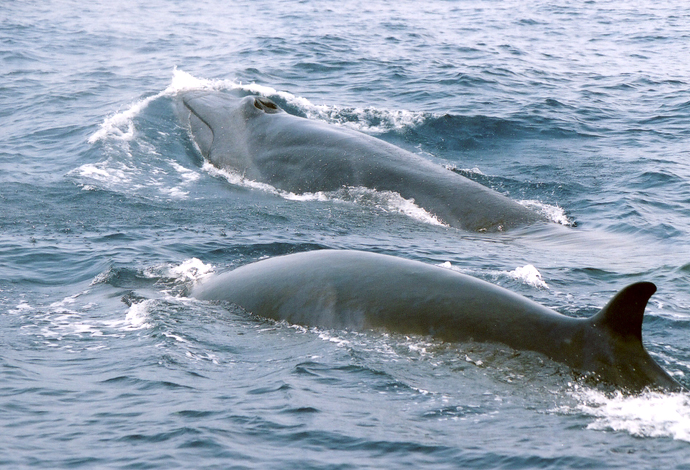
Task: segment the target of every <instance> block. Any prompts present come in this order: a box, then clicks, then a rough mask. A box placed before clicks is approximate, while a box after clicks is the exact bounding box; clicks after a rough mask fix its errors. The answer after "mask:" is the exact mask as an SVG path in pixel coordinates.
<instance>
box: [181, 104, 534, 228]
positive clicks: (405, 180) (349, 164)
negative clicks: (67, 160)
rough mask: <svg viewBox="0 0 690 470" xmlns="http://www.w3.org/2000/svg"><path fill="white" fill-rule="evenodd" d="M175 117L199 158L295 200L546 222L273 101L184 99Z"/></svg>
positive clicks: (476, 219)
mask: <svg viewBox="0 0 690 470" xmlns="http://www.w3.org/2000/svg"><path fill="white" fill-rule="evenodd" d="M176 106H177V112H178V115H179V117H180V120H181V121H182V122H183V124H184V125H185V126H187V125H188V126H189V130H190V132H191V135H192V138H193V140H194V142H195V143H196V145H197V147H198V148H199V150H200V151H201V154H202V155H203V156H204V158H206V159H207V160H208V161H210V162H211V163H212V164H213V165H215V166H216V167H218V168H221V169H228V170H232V171H234V172H237V173H239V174H241V175H243V176H244V177H246V178H247V179H250V180H253V181H258V182H261V183H267V184H270V185H272V186H274V187H275V188H278V189H281V190H284V191H289V192H293V193H296V194H300V193H305V192H318V191H334V190H338V189H340V188H342V187H345V186H349V187H353V186H354V187H366V188H370V189H376V190H378V191H394V192H397V193H398V194H400V195H401V196H402V197H404V198H406V199H414V200H415V203H416V204H417V205H419V206H421V207H422V208H424V209H425V210H426V211H428V212H430V213H431V214H433V215H435V216H436V217H437V218H439V219H440V220H441V221H443V222H444V223H446V224H448V225H450V226H452V227H456V228H460V229H464V230H469V231H488V232H494V231H502V230H506V229H509V228H512V227H516V226H522V225H527V224H531V223H534V222H539V221H546V218H545V217H543V216H542V215H540V214H537V213H536V212H534V211H532V210H530V209H527V208H526V207H524V206H522V205H520V204H518V203H516V202H515V201H512V200H510V199H508V198H507V197H505V196H503V195H502V194H499V193H497V192H496V191H493V190H491V189H489V188H487V187H485V186H482V185H481V184H479V183H476V182H474V181H472V180H470V179H468V178H465V177H463V176H461V175H458V174H457V173H455V172H453V171H451V170H448V169H446V168H443V167H442V166H439V165H436V164H434V163H432V162H430V161H428V160H425V159H424V158H422V157H420V156H418V155H415V154H413V153H411V152H408V151H406V150H403V149H401V148H399V147H396V146H395V145H392V144H389V143H387V142H384V141H382V140H380V139H377V138H374V137H371V136H368V135H366V134H362V133H361V132H356V131H354V130H351V129H346V128H342V127H338V126H333V125H329V124H327V123H324V122H320V121H315V120H310V119H305V118H301V117H298V116H293V115H291V114H288V113H286V112H285V111H283V110H282V109H281V108H280V107H278V105H276V104H275V103H274V102H273V101H271V100H269V99H268V98H263V97H258V96H244V97H239V96H235V95H233V94H231V93H225V92H218V91H187V92H181V93H180V94H179V95H178V97H177V100H176Z"/></svg>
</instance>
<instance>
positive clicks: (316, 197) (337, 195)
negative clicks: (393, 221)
mask: <svg viewBox="0 0 690 470" xmlns="http://www.w3.org/2000/svg"><path fill="white" fill-rule="evenodd" d="M202 169H203V170H205V171H207V172H208V173H209V174H210V175H212V176H219V177H222V178H224V179H226V180H227V181H228V182H229V183H231V184H234V185H238V186H243V187H246V188H251V189H259V190H262V191H266V192H268V193H271V194H275V195H278V196H280V197H282V198H284V199H287V200H289V201H321V202H326V201H335V202H348V203H354V204H357V205H362V206H365V207H374V208H376V209H379V210H382V211H384V212H397V213H400V214H404V215H406V216H408V217H411V218H413V219H415V220H418V221H421V222H424V223H427V224H431V225H440V226H447V225H446V224H445V223H443V222H442V221H441V220H440V219H439V218H438V217H436V216H435V215H433V214H431V213H429V212H427V211H426V210H424V209H423V208H421V207H419V206H418V205H416V204H415V201H414V199H405V198H404V197H402V196H401V195H400V194H399V193H396V192H394V191H377V190H375V189H370V188H365V187H362V186H356V187H355V186H346V187H343V188H341V189H338V190H335V191H318V192H315V193H302V194H295V193H292V192H289V191H282V190H280V189H277V188H275V187H273V186H271V185H270V184H266V183H259V182H258V181H253V180H249V179H247V178H245V177H244V176H242V175H241V174H239V173H234V172H230V171H226V170H221V169H218V168H216V167H215V166H213V165H212V164H210V163H208V162H204V165H203V167H202Z"/></svg>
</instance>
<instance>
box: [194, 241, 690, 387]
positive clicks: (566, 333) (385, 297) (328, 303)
mask: <svg viewBox="0 0 690 470" xmlns="http://www.w3.org/2000/svg"><path fill="white" fill-rule="evenodd" d="M655 291H656V287H655V286H654V284H652V283H650V282H639V283H636V284H632V285H630V286H628V287H625V288H624V289H623V290H621V291H620V292H619V293H618V294H616V296H614V297H613V299H612V300H611V301H610V302H609V303H608V304H607V305H606V306H605V307H604V308H603V309H602V310H601V311H600V312H599V313H597V314H596V315H594V316H592V317H590V318H572V317H568V316H565V315H561V314H559V313H557V312H555V311H553V310H551V309H548V308H546V307H544V306H542V305H540V304H538V303H536V302H533V301H531V300H529V299H527V298H525V297H522V296H520V295H518V294H515V293H513V292H511V291H509V290H506V289H504V288H502V287H498V286H496V285H493V284H490V283H487V282H485V281H482V280H479V279H477V278H474V277H471V276H466V275H463V274H460V273H458V272H455V271H451V270H450V269H445V268H442V267H438V266H432V265H429V264H426V263H422V262H419V261H412V260H407V259H403V258H398V257H394V256H388V255H381V254H374V253H368V252H360V251H348V250H317V251H311V252H304V253H298V254H292V255H286V256H278V257H274V258H269V259H266V260H262V261H258V262H256V263H252V264H248V265H246V266H243V267H240V268H237V269H235V270H233V271H229V272H226V273H223V274H219V275H217V276H215V277H212V278H210V279H209V280H208V281H206V282H203V283H201V284H200V285H198V286H196V287H195V288H194V289H193V290H192V292H191V295H192V296H193V297H196V298H198V299H201V300H216V301H228V302H231V303H233V304H236V305H238V306H240V307H242V308H243V309H244V310H246V311H248V312H250V313H252V314H256V315H259V316H262V317H266V318H272V319H275V320H285V321H287V322H289V323H293V324H300V325H307V326H319V327H323V328H332V329H354V330H367V329H386V330H388V331H393V332H398V333H403V334H419V335H432V336H434V337H437V338H439V339H441V340H444V341H449V342H461V341H479V342H491V343H502V344H505V345H507V346H510V347H512V348H514V349H518V350H530V351H536V352H539V353H542V354H544V355H546V356H548V357H550V358H551V359H553V360H555V361H558V362H561V363H563V364H565V365H567V366H569V367H571V368H572V369H574V370H575V371H577V372H579V373H584V374H585V375H586V376H590V377H593V378H594V379H595V380H596V381H600V382H603V383H606V384H610V385H613V386H615V387H616V388H618V389H620V390H624V391H627V392H640V391H643V390H644V389H646V388H650V389H663V390H671V391H680V390H683V387H682V386H681V385H680V384H679V383H678V382H676V381H675V380H674V379H673V378H672V377H671V376H670V375H668V374H667V373H666V372H665V371H664V370H663V369H662V368H661V367H660V366H659V365H658V364H657V363H656V362H654V360H653V359H652V357H651V356H650V355H649V353H648V352H647V351H646V350H645V348H644V346H643V345H642V318H643V315H644V310H645V307H646V305H647V301H648V300H649V298H650V297H651V296H652V294H654V292H655Z"/></svg>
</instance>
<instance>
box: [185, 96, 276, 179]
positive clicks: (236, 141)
mask: <svg viewBox="0 0 690 470" xmlns="http://www.w3.org/2000/svg"><path fill="white" fill-rule="evenodd" d="M282 112H284V111H283V110H282V109H281V108H280V107H279V106H278V105H277V104H276V103H274V102H273V101H272V100H270V99H268V98H265V97H262V96H253V95H250V96H238V95H237V94H232V93H221V92H218V91H189V92H184V93H182V94H181V95H180V96H179V100H178V113H179V114H180V115H181V117H182V118H183V119H182V120H183V122H184V121H186V122H188V123H189V130H190V132H191V135H192V138H193V140H194V143H195V144H196V145H197V147H198V148H199V151H200V152H201V154H202V155H203V156H204V157H205V158H207V159H209V160H210V161H211V162H212V163H214V164H218V163H227V162H216V161H214V152H213V150H214V148H215V147H218V146H219V145H222V148H223V152H224V154H228V153H230V154H233V155H234V156H235V157H238V156H242V155H243V154H244V153H246V145H247V143H246V142H245V141H243V139H242V137H241V136H243V135H246V134H245V133H243V132H238V131H241V130H243V129H245V128H246V127H247V126H248V125H250V122H251V121H252V120H253V119H256V118H258V117H261V116H265V115H273V114H278V113H282ZM229 150H230V152H228V151H229ZM225 156H226V155H222V156H215V158H223V157H225ZM231 166H237V165H231Z"/></svg>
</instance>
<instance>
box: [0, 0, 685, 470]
mask: <svg viewBox="0 0 690 470" xmlns="http://www.w3.org/2000/svg"><path fill="white" fill-rule="evenodd" d="M0 12H1V13H0V40H1V43H0V44H1V46H0V61H1V63H2V67H1V68H0V77H1V79H0V123H1V124H2V126H1V129H2V131H1V134H0V135H1V138H0V208H1V212H0V214H1V215H0V466H6V467H8V468H51V469H55V468H161V469H170V468H197V469H206V468H238V469H250V468H256V469H266V468H274V469H285V468H296V469H297V468H298V469H307V468H313V469H349V468H357V469H360V468H362V469H363V468H370V469H374V468H375V469H380V468H391V469H392V468H395V469H399V468H415V469H418V468H434V469H444V468H626V469H628V468H665V469H681V468H690V463H689V462H690V396H689V395H688V394H687V393H677V394H671V393H665V394H662V393H646V394H643V395H640V396H626V395H621V394H616V393H609V392H607V391H605V390H601V389H599V388H592V387H590V386H588V385H587V384H583V383H581V382H580V381H578V380H577V377H576V376H574V375H573V374H572V372H571V371H570V370H568V369H567V368H566V367H565V366H562V365H559V364H556V363H552V362H550V361H548V360H546V359H545V358H543V357H540V356H539V355H537V354H530V353H525V352H522V353H518V352H516V351H512V350H510V349H508V348H505V347H502V346H496V345H493V346H492V345H481V344H446V343H442V342H439V341H435V340H432V339H429V338H425V337H413V336H409V337H408V336H399V335H389V334H385V333H384V332H348V331H330V330H319V329H305V328H303V327H298V326H295V325H289V324H284V323H275V322H269V321H266V320H262V319H260V318H256V317H253V316H251V315H248V314H247V313H245V312H242V311H240V310H238V309H235V308H233V307H232V306H229V305H218V304H211V303H205V302H201V301H197V300H194V299H190V298H189V297H187V292H188V291H189V289H190V288H191V287H192V286H193V285H194V284H195V283H196V282H199V281H200V280H202V279H203V278H204V277H206V276H208V275H210V274H212V273H217V272H222V271H224V270H227V269H231V268H233V267H237V266H241V265H244V264H246V263H249V262H252V261H255V260H259V259H262V258H265V257H268V256H275V255H282V254H287V253H295V252H301V251H306V250H313V249H322V248H347V249H360V250H367V251H373V252H378V253H386V254H392V255H397V256H401V257H405V258H410V259H415V260H421V261H424V262H426V263H430V264H436V265H441V266H444V267H446V268H449V269H456V270H459V271H461V272H464V273H467V274H471V275H474V276H476V277H479V278H481V279H485V280H488V281H490V282H493V283H496V284H499V285H501V286H504V287H506V288H508V289H510V290H513V291H515V292H518V293H520V294H522V295H525V296H527V297H529V298H531V299H534V300H536V301H538V302H540V303H542V304H544V305H547V306H549V307H552V308H554V309H556V310H558V311H560V312H562V313H564V314H567V315H572V316H577V317H585V316H589V315H592V314H593V313H595V312H597V311H598V309H600V308H601V307H602V306H603V305H604V304H605V303H606V302H607V301H608V300H609V298H610V297H611V296H612V295H613V294H614V293H615V292H616V291H617V290H619V289H620V288H622V287H623V286H625V285H627V284H629V283H631V282H634V281H639V280H648V281H652V282H654V283H656V284H657V286H658V292H657V293H656V294H655V295H654V296H653V297H652V300H651V302H650V304H649V306H648V307H647V316H646V318H645V322H644V327H643V337H644V342H645V345H646V347H647V349H648V350H649V351H650V353H651V354H652V356H653V357H654V358H655V360H656V361H657V362H659V363H660V364H661V365H662V366H663V367H664V368H665V369H666V370H667V371H669V373H671V374H672V375H673V376H674V377H675V378H676V379H677V380H678V381H680V382H681V383H682V384H684V385H685V386H688V387H690V346H688V340H687V338H688V335H690V289H688V285H689V282H690V185H689V184H688V183H689V182H690V165H689V162H690V150H689V148H690V146H689V144H690V61H689V60H688V58H689V57H690V10H688V8H687V3H686V2H685V1H681V0H662V1H654V2H652V1H651V0H642V1H637V2H625V1H608V0H601V1H599V0H592V1H587V2H570V1H568V2H566V1H563V0H557V1H540V0H520V1H518V0H491V1H489V0H472V1H442V0H431V1H428V2H410V1H396V2H387V1H379V0H367V1H361V2H360V1H349V2H330V1H316V0H304V1H301V2H271V1H262V0H259V1H246V0H244V1H230V2H228V1H215V0H209V1H206V2H191V1H186V0H178V1H174V2H165V1H160V0H153V1H148V2H136V1H132V0H125V1H122V2H104V1H92V2H76V1H61V0H56V1H45V2H39V1H18V0H17V1H15V0H6V1H4V2H3V3H2V7H0ZM188 89H218V90H231V89H240V90H243V91H245V92H249V93H255V94H260V95H263V96H267V97H270V98H271V99H273V100H274V101H276V102H277V103H278V104H279V105H280V106H281V107H283V108H284V109H285V110H286V111H287V112H289V113H292V114H296V115H300V116H304V117H308V118H310V119H316V120H322V121H325V122H328V123H331V124H333V125H337V126H347V127H350V128H354V129H357V130H359V131H362V132H364V133H367V134H371V135H374V136H376V137H378V138H381V139H383V140H386V141H388V142H391V143H393V144H395V145H398V146H400V147H402V148H405V149H407V150H409V151H411V152H414V153H416V154H419V155H421V156H423V157H424V158H428V159H429V160H431V161H433V162H435V163H437V164H438V165H444V166H446V167H448V168H450V169H452V170H453V171H456V172H458V173H459V174H461V175H464V176H466V177H469V178H471V179H473V180H475V181H478V182H480V183H481V184H484V185H486V186H488V187H490V188H493V189H494V190H496V191H499V192H501V193H503V194H506V195H508V196H509V197H510V198H512V199H514V200H516V201H519V202H520V203H522V204H525V205H527V206H529V207H532V208H533V209H534V210H537V211H540V212H542V213H544V214H546V215H547V217H549V218H550V219H551V220H553V221H554V223H553V224H551V228H544V227H541V226H540V227H526V228H524V229H518V230H513V231H509V232H506V233H498V234H481V233H479V234H478V233H468V232H463V231H460V230H457V229H454V228H451V227H448V226H446V225H445V224H443V223H442V221H440V220H438V219H436V218H435V217H433V215H432V214H429V213H427V212H425V211H423V210H422V209H421V208H419V207H418V206H417V205H415V204H414V201H410V200H405V199H403V198H401V197H400V196H399V195H397V194H394V193H379V192H376V191H371V190H366V189H364V188H343V189H342V190H339V191H336V192H331V193H316V194H290V193H285V192H281V191H278V190H276V189H275V188H272V187H270V186H266V185H263V184H260V183H259V182H254V181H247V180H246V179H244V178H242V175H237V174H233V173H229V172H226V171H221V170H218V169H216V168H214V167H212V166H211V165H210V164H208V163H207V162H205V161H204V160H203V158H202V157H201V155H200V154H199V152H198V150H197V149H196V147H195V146H194V144H193V142H192V141H191V139H190V136H189V134H188V130H187V129H186V128H185V127H184V126H182V125H181V124H180V123H179V122H178V120H177V118H176V114H175V112H174V109H173V102H174V99H175V96H176V95H177V93H179V92H180V91H182V90H188Z"/></svg>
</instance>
